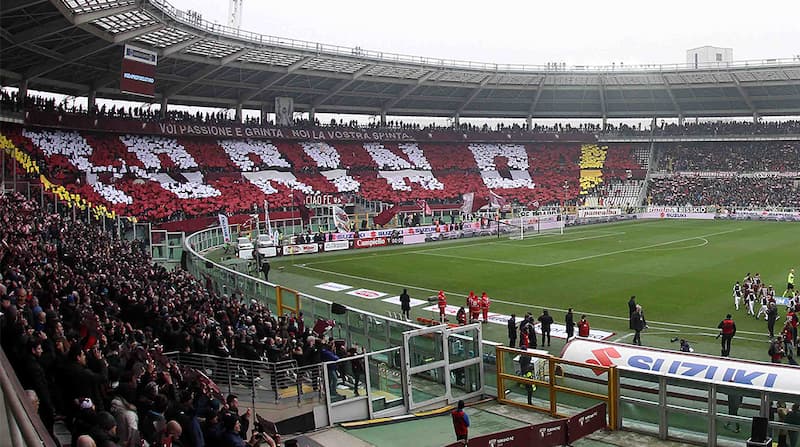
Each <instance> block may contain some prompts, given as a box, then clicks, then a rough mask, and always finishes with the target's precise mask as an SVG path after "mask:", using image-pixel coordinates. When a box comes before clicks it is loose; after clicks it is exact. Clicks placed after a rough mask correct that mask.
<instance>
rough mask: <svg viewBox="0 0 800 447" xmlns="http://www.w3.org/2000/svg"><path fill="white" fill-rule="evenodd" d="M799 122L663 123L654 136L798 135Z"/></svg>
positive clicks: (799, 130)
mask: <svg viewBox="0 0 800 447" xmlns="http://www.w3.org/2000/svg"><path fill="white" fill-rule="evenodd" d="M799 133H800V121H797V120H787V121H758V122H753V121H752V120H751V121H700V122H688V123H687V122H685V123H684V124H682V125H680V124H676V123H666V122H664V121H662V122H661V124H660V125H659V126H658V127H657V128H656V129H654V131H653V134H654V135H780V134H799Z"/></svg>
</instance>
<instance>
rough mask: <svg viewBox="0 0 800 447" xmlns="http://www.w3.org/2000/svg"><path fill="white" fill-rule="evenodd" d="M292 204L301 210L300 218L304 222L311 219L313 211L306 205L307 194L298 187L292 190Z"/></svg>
mask: <svg viewBox="0 0 800 447" xmlns="http://www.w3.org/2000/svg"><path fill="white" fill-rule="evenodd" d="M292 205H294V206H296V207H297V209H298V210H299V211H300V220H302V221H303V223H308V222H310V221H311V211H310V210H309V209H308V207H307V206H306V195H305V194H303V191H300V190H297V189H294V190H292Z"/></svg>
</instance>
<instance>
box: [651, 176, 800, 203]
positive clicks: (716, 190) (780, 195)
mask: <svg viewBox="0 0 800 447" xmlns="http://www.w3.org/2000/svg"><path fill="white" fill-rule="evenodd" d="M649 186H650V189H649V191H648V195H649V202H650V203H652V204H658V205H668V206H687V205H693V206H712V205H718V206H724V207H751V206H752V207H760V208H763V207H770V206H782V207H800V191H798V187H797V186H795V182H794V179H791V178H784V177H762V178H758V177H729V178H703V177H686V176H673V177H665V178H654V179H652V180H651V181H650V185H649Z"/></svg>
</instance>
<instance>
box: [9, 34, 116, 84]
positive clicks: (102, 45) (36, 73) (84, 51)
mask: <svg viewBox="0 0 800 447" xmlns="http://www.w3.org/2000/svg"><path fill="white" fill-rule="evenodd" d="M113 46H114V44H113V43H109V42H105V41H102V40H98V41H95V42H93V43H90V44H89V45H86V46H85V47H82V48H79V49H77V50H74V51H71V52H69V53H67V54H65V55H64V56H63V58H62V59H60V60H57V61H54V62H49V63H46V64H41V65H38V66H36V67H32V68H31V69H30V70H28V71H27V72H26V73H25V77H26V78H28V79H36V78H39V77H42V76H44V75H46V74H47V73H50V72H51V71H53V70H57V69H59V68H61V67H63V66H64V65H69V64H74V63H75V62H78V61H79V60H81V59H84V58H86V57H89V56H91V55H93V54H96V53H99V52H101V51H103V50H105V49H107V48H111V47H113Z"/></svg>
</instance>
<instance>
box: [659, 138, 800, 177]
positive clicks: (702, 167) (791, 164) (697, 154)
mask: <svg viewBox="0 0 800 447" xmlns="http://www.w3.org/2000/svg"><path fill="white" fill-rule="evenodd" d="M656 148H657V149H658V151H657V154H656V159H657V160H658V165H657V168H656V171H667V172H680V171H727V172H783V171H791V172H798V171H800V142H797V141H748V142H741V141H737V142H725V141H720V142H694V143H678V144H663V145H657V146H656Z"/></svg>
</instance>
